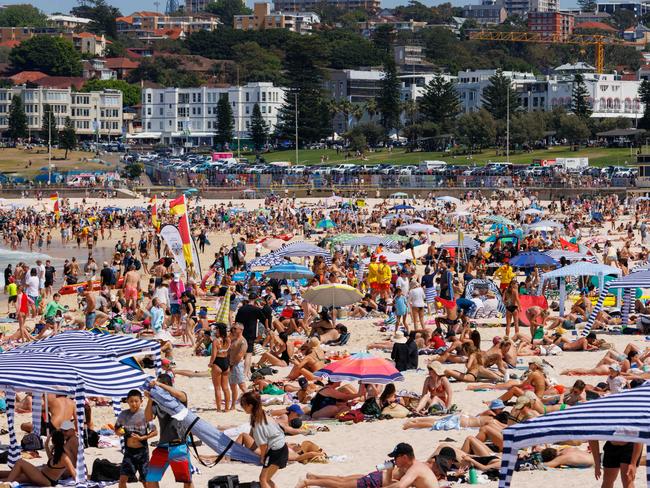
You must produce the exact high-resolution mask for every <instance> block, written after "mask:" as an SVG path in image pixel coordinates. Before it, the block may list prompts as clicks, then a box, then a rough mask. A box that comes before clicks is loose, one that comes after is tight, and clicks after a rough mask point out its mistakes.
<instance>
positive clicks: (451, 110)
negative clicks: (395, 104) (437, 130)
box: [420, 74, 460, 127]
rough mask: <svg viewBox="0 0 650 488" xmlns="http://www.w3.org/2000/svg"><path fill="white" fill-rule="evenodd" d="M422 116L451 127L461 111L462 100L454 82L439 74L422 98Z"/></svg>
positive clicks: (440, 124)
mask: <svg viewBox="0 0 650 488" xmlns="http://www.w3.org/2000/svg"><path fill="white" fill-rule="evenodd" d="M420 113H421V114H422V117H423V118H424V119H426V120H428V121H430V122H433V123H434V124H437V125H439V126H443V127H449V126H450V125H451V120H452V119H454V118H455V117H456V116H457V115H458V114H459V113H460V100H459V98H458V92H457V91H456V87H455V85H454V82H452V81H451V80H449V81H447V80H445V79H444V78H443V77H442V75H440V74H437V75H436V76H434V77H433V79H432V80H431V81H430V82H429V84H428V85H427V86H426V87H425V89H424V94H423V95H422V98H421V99H420Z"/></svg>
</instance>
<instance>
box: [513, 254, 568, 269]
mask: <svg viewBox="0 0 650 488" xmlns="http://www.w3.org/2000/svg"><path fill="white" fill-rule="evenodd" d="M558 264H559V263H558V262H557V261H556V260H555V259H553V258H552V257H550V256H548V255H546V254H544V253H543V252H535V251H530V252H520V253H519V254H517V255H516V256H515V257H513V258H512V259H510V265H511V266H514V267H516V268H535V267H537V266H558Z"/></svg>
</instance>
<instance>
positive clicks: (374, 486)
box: [357, 471, 384, 488]
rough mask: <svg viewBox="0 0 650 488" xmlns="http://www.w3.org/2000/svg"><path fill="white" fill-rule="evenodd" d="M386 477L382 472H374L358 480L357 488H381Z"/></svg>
mask: <svg viewBox="0 0 650 488" xmlns="http://www.w3.org/2000/svg"><path fill="white" fill-rule="evenodd" d="M383 478H384V475H383V474H382V472H381V471H373V472H372V473H369V474H367V475H365V476H364V477H363V478H359V479H358V480H357V488H381V486H382V485H383Z"/></svg>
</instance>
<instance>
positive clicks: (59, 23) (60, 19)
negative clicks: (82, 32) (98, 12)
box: [47, 14, 92, 30]
mask: <svg viewBox="0 0 650 488" xmlns="http://www.w3.org/2000/svg"><path fill="white" fill-rule="evenodd" d="M91 22H92V19H86V18H84V17H75V16H73V15H62V14H54V15H48V16H47V23H48V24H50V25H51V26H54V27H58V28H59V29H73V30H74V29H83V28H85V27H87V26H88V24H90V23H91Z"/></svg>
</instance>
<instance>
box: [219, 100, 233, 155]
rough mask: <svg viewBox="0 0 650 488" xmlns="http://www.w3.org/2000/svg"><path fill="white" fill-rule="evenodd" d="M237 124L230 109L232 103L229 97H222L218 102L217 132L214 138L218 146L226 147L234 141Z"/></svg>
mask: <svg viewBox="0 0 650 488" xmlns="http://www.w3.org/2000/svg"><path fill="white" fill-rule="evenodd" d="M234 128H235V122H234V120H233V116H232V109H231V108H230V101H229V100H228V97H227V96H222V97H220V98H219V101H218V102H217V131H216V134H215V136H214V143H215V145H218V146H221V147H223V146H225V145H226V144H228V143H230V142H231V141H232V139H233V130H234Z"/></svg>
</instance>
